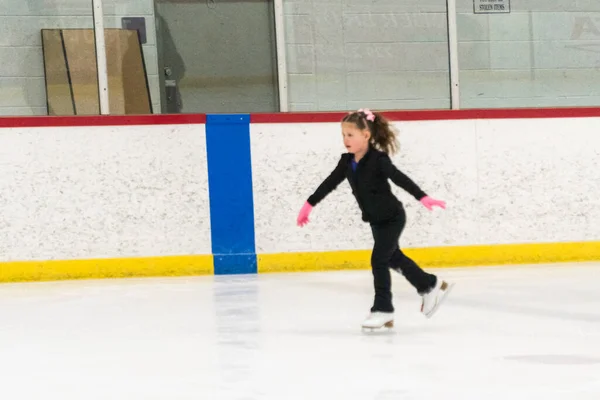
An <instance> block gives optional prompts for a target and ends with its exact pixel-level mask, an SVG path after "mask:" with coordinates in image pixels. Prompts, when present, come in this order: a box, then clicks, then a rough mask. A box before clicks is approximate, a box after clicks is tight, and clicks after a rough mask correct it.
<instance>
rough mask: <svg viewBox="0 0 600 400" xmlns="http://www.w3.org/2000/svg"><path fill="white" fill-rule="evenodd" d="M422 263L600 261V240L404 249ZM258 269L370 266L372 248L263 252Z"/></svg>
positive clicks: (261, 270) (458, 265)
mask: <svg viewBox="0 0 600 400" xmlns="http://www.w3.org/2000/svg"><path fill="white" fill-rule="evenodd" d="M403 251H404V252H405V253H406V255H407V256H409V257H410V258H412V259H413V260H415V261H416V262H417V263H418V264H419V265H420V266H422V267H446V268H447V267H474V266H484V265H505V264H539V263H559V262H584V261H600V242H567V243H530V244H506V245H504V244H502V245H485V246H448V247H426V248H412V249H403ZM257 258H258V272H259V273H270V272H300V271H335V270H353V269H359V270H360V269H369V268H370V258H371V251H370V250H356V251H333V252H314V253H281V254H259V255H258V256H257Z"/></svg>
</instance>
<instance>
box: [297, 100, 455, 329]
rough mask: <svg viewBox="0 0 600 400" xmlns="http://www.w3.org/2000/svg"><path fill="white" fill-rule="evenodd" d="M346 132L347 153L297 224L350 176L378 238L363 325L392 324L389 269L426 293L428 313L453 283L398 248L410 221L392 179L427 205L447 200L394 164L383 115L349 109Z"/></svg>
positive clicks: (393, 148) (393, 138) (393, 143)
mask: <svg viewBox="0 0 600 400" xmlns="http://www.w3.org/2000/svg"><path fill="white" fill-rule="evenodd" d="M342 136H343V140H344V146H345V147H346V149H347V150H348V152H347V153H344V154H342V156H341V158H340V161H339V162H338V165H337V166H336V167H335V169H334V170H333V172H331V174H330V175H329V176H328V177H327V178H326V179H325V180H324V181H323V183H321V185H319V187H318V188H317V190H316V191H315V192H314V193H313V194H312V195H311V196H310V197H309V198H308V199H307V201H306V203H305V204H304V206H303V207H302V209H301V210H300V214H299V215H298V221H297V222H298V225H299V226H304V225H305V224H306V223H308V216H309V214H310V212H311V210H312V208H313V207H314V206H316V205H317V204H318V203H319V202H320V201H322V200H323V199H324V198H325V197H326V196H327V195H328V194H329V193H331V192H332V191H333V190H334V189H335V188H336V187H337V186H338V185H339V184H340V183H341V182H342V181H343V180H344V179H348V182H349V183H350V186H351V187H352V193H353V194H354V197H355V198H356V201H357V202H358V206H359V207H360V210H361V211H362V219H363V221H365V222H368V223H369V224H370V225H371V231H372V233H373V239H374V241H375V244H374V246H373V252H372V254H371V268H372V271H373V281H374V286H375V299H374V302H373V306H372V307H371V313H370V314H369V316H368V317H367V319H366V320H365V321H364V322H363V324H362V326H363V328H381V327H383V326H385V327H390V328H391V327H393V326H394V306H393V305H392V291H391V276H390V271H389V268H392V269H394V270H396V271H398V272H400V273H402V274H403V275H404V277H405V278H406V279H407V280H408V282H410V284H411V285H412V286H414V288H415V289H416V290H417V293H419V294H420V295H421V296H422V304H421V312H422V313H423V314H424V315H425V316H426V317H428V318H429V317H431V316H432V315H433V313H434V312H435V311H436V310H437V308H438V306H439V305H440V303H441V302H442V301H443V299H444V298H445V297H446V295H447V294H448V293H449V291H450V288H451V286H452V285H450V284H448V283H447V282H446V281H443V280H440V279H438V278H437V277H436V276H435V275H432V274H429V273H427V272H425V271H423V270H422V269H421V268H420V267H419V266H418V265H417V264H416V263H415V262H414V261H413V260H411V259H410V258H408V257H407V256H406V255H405V254H404V253H403V252H402V251H401V250H400V248H399V246H398V241H399V238H400V234H401V233H402V230H403V229H404V226H405V224H406V213H405V211H404V207H403V206H402V203H401V202H400V201H399V200H398V199H397V198H396V197H395V196H394V194H393V193H392V191H391V188H390V184H389V182H388V179H390V180H391V181H392V182H394V183H395V184H396V185H398V186H399V187H401V188H402V189H404V190H406V191H407V192H408V193H410V194H411V195H412V196H414V197H415V198H416V199H417V200H418V201H420V202H421V204H423V205H424V206H425V207H426V208H427V209H429V210H432V208H433V207H434V206H437V207H441V208H444V209H445V208H446V204H445V203H444V202H443V201H440V200H435V199H432V198H431V197H429V196H427V194H426V193H425V192H423V191H422V190H421V189H420V188H419V186H418V185H417V184H415V183H414V182H413V181H412V180H411V179H410V178H409V177H407V176H406V175H405V174H403V173H402V172H400V171H399V170H398V169H397V168H396V167H395V166H394V164H392V161H391V159H390V157H389V154H391V153H394V152H395V151H396V133H395V131H394V130H393V128H392V127H391V126H390V124H389V123H388V121H387V120H386V119H385V118H384V117H383V116H382V115H381V114H379V113H373V112H371V111H370V110H368V109H364V110H363V109H360V110H358V111H356V112H352V113H349V114H348V115H346V116H345V117H344V118H343V119H342Z"/></svg>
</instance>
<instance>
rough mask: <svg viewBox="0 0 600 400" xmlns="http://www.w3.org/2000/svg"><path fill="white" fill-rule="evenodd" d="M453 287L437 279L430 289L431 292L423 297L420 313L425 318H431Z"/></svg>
mask: <svg viewBox="0 0 600 400" xmlns="http://www.w3.org/2000/svg"><path fill="white" fill-rule="evenodd" d="M453 287H454V284H453V283H448V282H446V281H444V280H441V279H438V280H437V282H436V284H435V287H434V288H433V289H431V292H429V293H427V294H424V295H423V303H422V304H421V312H422V313H423V314H425V316H426V317H427V318H431V317H432V316H433V314H435V312H436V311H437V309H438V307H439V306H440V304H442V302H443V301H444V300H445V299H446V296H448V293H450V290H451V289H452V288H453Z"/></svg>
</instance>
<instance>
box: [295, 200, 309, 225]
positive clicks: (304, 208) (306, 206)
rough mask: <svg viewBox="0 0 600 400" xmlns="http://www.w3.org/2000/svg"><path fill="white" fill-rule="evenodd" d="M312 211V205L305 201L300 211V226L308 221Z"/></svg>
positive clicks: (298, 221)
mask: <svg viewBox="0 0 600 400" xmlns="http://www.w3.org/2000/svg"><path fill="white" fill-rule="evenodd" d="M311 211H312V206H311V205H310V204H308V202H306V203H304V206H302V209H301V210H300V213H299V214H298V220H297V223H298V226H304V225H306V224H307V223H308V214H310V212H311Z"/></svg>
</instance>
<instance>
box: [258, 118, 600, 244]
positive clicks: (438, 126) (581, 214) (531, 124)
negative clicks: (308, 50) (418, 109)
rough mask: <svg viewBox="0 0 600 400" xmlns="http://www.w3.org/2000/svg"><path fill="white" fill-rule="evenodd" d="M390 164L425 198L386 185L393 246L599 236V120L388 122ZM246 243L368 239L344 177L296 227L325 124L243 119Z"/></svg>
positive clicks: (333, 145)
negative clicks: (397, 147)
mask: <svg viewBox="0 0 600 400" xmlns="http://www.w3.org/2000/svg"><path fill="white" fill-rule="evenodd" d="M398 127H399V129H400V130H401V136H400V142H401V146H402V149H401V153H400V154H399V155H397V156H395V158H394V162H395V163H396V165H397V166H398V167H399V168H400V169H401V170H403V171H405V172H406V173H407V174H409V176H411V177H412V178H413V179H414V180H415V181H416V182H418V183H419V184H420V185H421V187H422V188H423V189H424V190H425V191H426V192H427V193H429V194H430V195H431V196H433V197H436V198H441V199H443V200H446V201H447V202H448V209H447V210H446V211H438V210H436V211H435V212H433V213H431V212H429V211H427V210H426V209H425V208H423V207H422V206H421V205H420V204H419V203H417V202H416V200H414V198H412V197H411V196H410V195H408V194H406V193H405V192H403V191H402V190H401V189H399V188H396V189H395V193H397V195H398V196H399V197H400V199H401V200H402V201H403V202H404V204H405V206H406V209H407V213H408V225H407V228H406V230H405V233H404V235H403V239H402V245H403V246H404V247H427V246H446V245H475V244H508V243H526V242H556V241H586V240H599V239H600V226H599V225H598V223H597V221H598V220H599V218H600V185H599V184H598V182H600V171H599V170H598V168H597V163H598V160H599V159H600V136H598V131H599V130H600V119H599V118H587V119H586V118H581V119H548V120H465V121H432V122H402V123H398ZM251 128H252V163H253V179H254V187H255V191H254V199H255V214H256V222H255V224H256V246H257V252H258V253H278V252H285V251H293V252H297V251H325V250H356V249H370V248H371V246H372V239H371V236H370V229H369V226H368V225H366V224H364V223H363V222H362V221H361V220H360V212H359V209H358V207H357V206H356V203H355V200H354V198H353V197H352V195H351V192H350V190H349V185H348V183H347V182H344V183H342V184H341V185H340V187H339V188H338V190H337V191H336V192H334V193H332V194H331V195H330V196H329V197H328V198H326V199H325V200H324V201H323V202H322V203H321V204H319V205H318V206H317V207H316V208H315V209H314V212H313V214H312V218H311V223H310V224H309V225H307V226H306V227H304V228H303V229H299V228H297V227H296V226H295V219H296V216H297V213H298V211H299V209H300V207H301V206H302V204H303V203H304V201H305V200H306V198H307V197H308V196H309V195H310V194H311V193H312V191H314V190H315V189H316V187H317V186H318V184H319V183H320V182H321V181H322V180H323V179H324V178H325V177H326V176H327V174H329V172H330V171H331V170H332V169H333V168H334V167H335V165H336V163H337V160H338V159H339V155H340V154H341V153H342V152H344V150H345V149H344V148H343V147H342V142H341V133H340V129H339V125H338V124H337V123H331V124H294V125H276V124H255V125H252V127H251Z"/></svg>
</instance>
